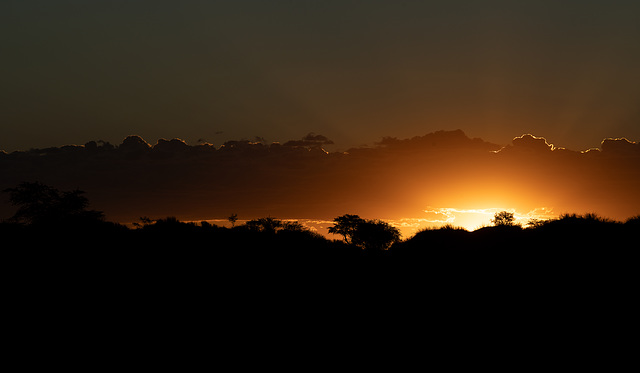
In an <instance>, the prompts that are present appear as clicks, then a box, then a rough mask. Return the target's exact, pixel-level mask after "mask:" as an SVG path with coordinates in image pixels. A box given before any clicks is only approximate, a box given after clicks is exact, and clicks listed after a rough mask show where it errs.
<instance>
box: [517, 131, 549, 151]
mask: <svg viewBox="0 0 640 373" xmlns="http://www.w3.org/2000/svg"><path fill="white" fill-rule="evenodd" d="M512 143H513V147H514V148H515V149H523V150H529V151H536V152H546V151H550V150H553V149H554V147H553V144H549V143H548V142H547V140H546V139H545V138H544V137H536V136H533V135H531V134H524V135H522V136H518V137H516V138H514V139H513V141H512Z"/></svg>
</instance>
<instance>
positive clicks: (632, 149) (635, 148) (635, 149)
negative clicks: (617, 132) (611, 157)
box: [600, 138, 640, 156]
mask: <svg viewBox="0 0 640 373" xmlns="http://www.w3.org/2000/svg"><path fill="white" fill-rule="evenodd" d="M600 148H601V149H602V152H604V153H606V154H617V155H630V156H633V155H635V156H638V155H640V143H637V142H632V141H629V140H627V139H625V138H619V139H611V138H609V139H604V140H603V141H602V144H601V145H600Z"/></svg>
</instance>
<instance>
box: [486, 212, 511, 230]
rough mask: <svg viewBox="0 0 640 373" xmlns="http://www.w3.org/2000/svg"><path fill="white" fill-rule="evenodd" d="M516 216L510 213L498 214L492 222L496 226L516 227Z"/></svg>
mask: <svg viewBox="0 0 640 373" xmlns="http://www.w3.org/2000/svg"><path fill="white" fill-rule="evenodd" d="M515 220H516V218H515V216H514V215H513V213H512V212H509V211H500V212H496V214H495V215H493V219H492V220H491V222H492V223H493V225H495V226H513V225H515Z"/></svg>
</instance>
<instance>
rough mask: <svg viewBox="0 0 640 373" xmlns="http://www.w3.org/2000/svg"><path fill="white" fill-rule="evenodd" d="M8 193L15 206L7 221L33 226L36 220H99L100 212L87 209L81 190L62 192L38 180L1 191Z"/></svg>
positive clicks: (42, 221)
mask: <svg viewBox="0 0 640 373" xmlns="http://www.w3.org/2000/svg"><path fill="white" fill-rule="evenodd" d="M3 192H5V193H9V202H11V204H12V205H14V206H18V210H17V211H16V213H15V214H14V215H13V216H12V217H11V218H10V220H11V221H14V222H17V223H21V224H27V225H33V224H40V223H57V224H59V223H64V222H68V221H70V220H73V221H74V222H79V221H83V222H90V221H102V220H103V219H104V214H103V213H102V212H101V211H95V210H87V207H88V205H89V200H88V199H87V198H86V197H85V196H84V195H83V194H84V192H83V191H81V190H77V189H76V190H72V191H69V192H62V191H59V190H58V189H56V188H53V187H51V186H48V185H45V184H42V183H39V182H32V183H31V182H24V183H21V184H20V185H18V186H17V187H15V188H7V189H5V190H3Z"/></svg>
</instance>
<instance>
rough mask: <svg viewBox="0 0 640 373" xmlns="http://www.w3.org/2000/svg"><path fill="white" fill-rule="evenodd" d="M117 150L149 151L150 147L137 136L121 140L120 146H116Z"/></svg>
mask: <svg viewBox="0 0 640 373" xmlns="http://www.w3.org/2000/svg"><path fill="white" fill-rule="evenodd" d="M118 149H119V150H123V151H127V152H130V151H145V150H150V149H151V145H150V144H149V143H147V142H146V141H144V139H142V137H140V136H137V135H131V136H127V137H126V138H125V139H124V140H122V144H120V146H118Z"/></svg>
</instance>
